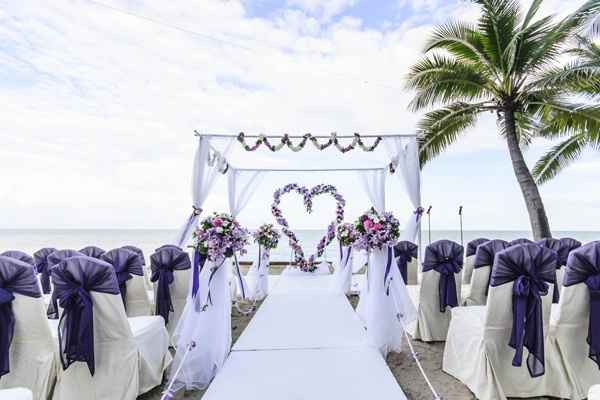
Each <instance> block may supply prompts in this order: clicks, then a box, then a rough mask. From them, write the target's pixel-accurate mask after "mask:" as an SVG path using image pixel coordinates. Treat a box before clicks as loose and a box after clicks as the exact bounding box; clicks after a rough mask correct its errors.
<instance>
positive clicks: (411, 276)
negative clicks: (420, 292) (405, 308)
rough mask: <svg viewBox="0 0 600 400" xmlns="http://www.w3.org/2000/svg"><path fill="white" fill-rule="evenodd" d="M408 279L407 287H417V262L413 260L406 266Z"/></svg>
mask: <svg viewBox="0 0 600 400" xmlns="http://www.w3.org/2000/svg"><path fill="white" fill-rule="evenodd" d="M407 272H408V277H407V278H408V279H407V281H408V282H407V285H417V284H418V283H419V260H418V259H416V258H413V259H412V260H410V262H409V263H408V265H407Z"/></svg>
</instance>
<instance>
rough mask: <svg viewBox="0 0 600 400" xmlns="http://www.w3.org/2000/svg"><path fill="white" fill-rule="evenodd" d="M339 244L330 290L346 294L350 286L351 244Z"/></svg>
mask: <svg viewBox="0 0 600 400" xmlns="http://www.w3.org/2000/svg"><path fill="white" fill-rule="evenodd" d="M338 245H339V246H340V249H339V251H340V252H339V259H338V263H337V266H336V268H335V271H333V280H332V281H331V284H332V292H334V293H342V294H348V293H350V289H351V287H352V265H353V262H352V246H342V245H341V244H339V243H338Z"/></svg>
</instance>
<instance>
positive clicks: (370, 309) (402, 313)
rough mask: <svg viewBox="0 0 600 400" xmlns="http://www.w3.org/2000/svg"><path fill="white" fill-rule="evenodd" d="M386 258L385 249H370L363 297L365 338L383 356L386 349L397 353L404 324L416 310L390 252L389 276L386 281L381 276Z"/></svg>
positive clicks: (399, 348) (383, 272)
mask: <svg viewBox="0 0 600 400" xmlns="http://www.w3.org/2000/svg"><path fill="white" fill-rule="evenodd" d="M387 261H388V251H387V249H385V250H374V251H372V252H371V255H370V257H369V266H368V271H367V279H366V282H365V286H366V289H367V293H366V296H364V299H365V300H364V301H365V304H364V322H365V325H366V327H367V339H368V342H369V344H370V345H372V346H374V347H376V348H377V349H379V351H380V352H381V353H382V354H383V356H386V355H387V353H389V352H390V351H395V352H400V350H401V343H402V335H403V329H404V327H406V326H407V325H409V324H410V323H412V322H414V321H416V319H417V310H416V308H415V306H414V305H413V303H412V301H411V299H410V296H409V294H408V290H407V289H406V285H405V284H404V280H403V279H402V275H401V273H400V269H399V268H398V266H397V265H396V260H395V259H394V257H393V253H392V255H391V268H390V277H389V278H388V279H387V281H386V280H385V279H384V276H385V269H386V265H387ZM388 287H389V290H388ZM362 298H363V294H362V293H361V299H362Z"/></svg>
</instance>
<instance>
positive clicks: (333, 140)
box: [237, 132, 383, 153]
mask: <svg viewBox="0 0 600 400" xmlns="http://www.w3.org/2000/svg"><path fill="white" fill-rule="evenodd" d="M237 140H238V142H240V143H241V144H242V146H243V148H244V150H246V151H255V150H258V148H259V147H260V146H262V145H264V146H267V148H268V149H269V150H271V151H273V152H275V151H279V150H281V149H283V147H285V146H287V147H288V148H289V149H290V150H292V151H294V152H298V151H300V150H302V149H304V147H305V146H306V143H308V141H309V140H310V142H311V143H312V144H313V145H314V146H315V148H316V149H318V150H325V149H326V148H328V147H330V146H331V145H334V146H335V147H336V148H337V149H338V150H339V151H341V152H342V153H347V152H349V151H351V150H354V149H355V148H356V147H357V146H358V147H360V149H362V150H363V151H366V152H372V151H374V150H375V149H376V148H377V146H379V143H380V142H381V141H382V140H383V138H382V137H381V136H377V137H376V138H375V141H374V142H373V143H372V144H371V145H367V144H365V142H363V140H362V137H361V136H360V134H358V133H355V134H354V138H353V139H352V142H351V143H350V144H348V145H347V146H343V145H342V144H341V143H340V141H339V139H338V137H337V134H336V133H335V132H334V133H332V134H331V137H330V138H329V139H328V140H327V141H326V142H324V143H319V140H318V139H317V137H315V136H313V135H311V134H310V133H307V134H304V135H302V139H301V140H300V142H298V143H297V144H294V143H293V142H292V140H291V139H290V136H289V135H288V134H287V133H286V134H284V135H283V136H282V137H281V139H280V141H279V143H277V144H272V143H271V142H270V141H269V138H268V137H267V136H265V135H258V138H257V139H256V141H255V142H254V143H252V144H248V143H246V135H245V134H244V132H240V133H239V134H238V137H237Z"/></svg>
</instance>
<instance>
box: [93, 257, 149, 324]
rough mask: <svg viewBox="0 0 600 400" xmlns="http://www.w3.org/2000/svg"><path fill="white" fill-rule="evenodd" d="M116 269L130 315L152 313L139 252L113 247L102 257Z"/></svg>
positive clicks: (126, 308) (124, 301)
mask: <svg viewBox="0 0 600 400" xmlns="http://www.w3.org/2000/svg"><path fill="white" fill-rule="evenodd" d="M100 259H101V260H102V261H106V262H107V263H109V264H110V265H112V266H113V268H114V269H115V273H116V274H117V282H118V284H119V291H120V292H121V297H122V298H123V304H124V306H125V312H126V313H127V316H128V317H139V316H144V315H150V314H151V309H150V301H149V300H148V295H147V293H146V285H145V283H144V281H145V278H144V266H143V265H142V264H141V258H140V257H139V255H138V254H136V253H134V252H133V251H130V250H127V249H123V248H120V249H113V250H110V251H108V252H106V253H104V254H103V255H102V257H101V258H100Z"/></svg>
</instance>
